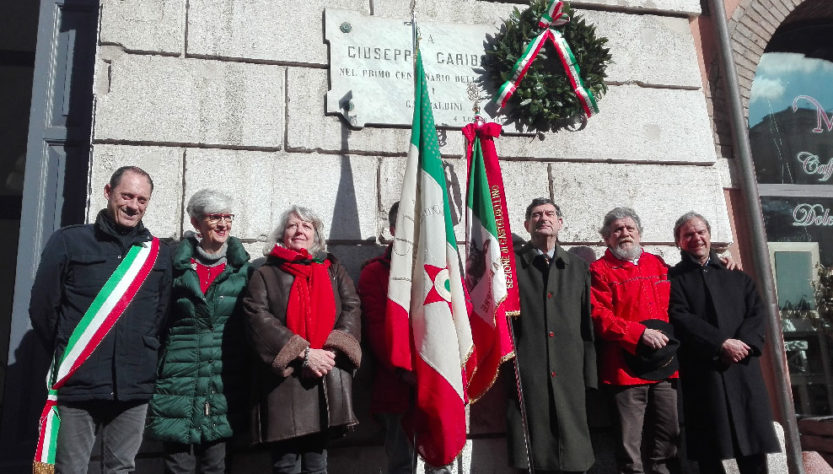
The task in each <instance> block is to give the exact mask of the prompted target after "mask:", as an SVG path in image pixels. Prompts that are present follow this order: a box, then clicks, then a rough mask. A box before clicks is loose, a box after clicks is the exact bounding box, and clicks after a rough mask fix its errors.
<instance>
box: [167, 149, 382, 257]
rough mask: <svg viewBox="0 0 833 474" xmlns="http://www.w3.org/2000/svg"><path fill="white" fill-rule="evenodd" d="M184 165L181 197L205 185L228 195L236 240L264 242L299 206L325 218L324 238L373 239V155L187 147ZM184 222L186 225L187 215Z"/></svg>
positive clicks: (374, 223) (374, 233)
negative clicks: (290, 209) (231, 200)
mask: <svg viewBox="0 0 833 474" xmlns="http://www.w3.org/2000/svg"><path fill="white" fill-rule="evenodd" d="M185 163H186V165H185V190H184V191H185V192H184V196H185V197H184V199H185V200H187V199H188V198H190V196H191V195H192V194H193V193H194V192H196V191H197V190H199V189H201V188H204V187H211V188H216V189H219V190H224V191H225V192H226V193H228V194H231V195H232V196H233V197H234V198H235V200H236V201H237V202H235V205H236V209H235V213H236V214H238V215H239V219H237V220H236V221H235V226H234V227H233V231H232V234H233V235H236V236H238V237H240V238H243V239H249V240H252V239H257V240H260V241H265V239H266V236H268V235H269V233H270V232H271V231H272V230H273V229H274V227H275V226H276V225H277V222H278V218H279V217H280V214H281V213H282V212H283V211H284V210H285V209H287V208H288V207H289V206H290V205H292V204H298V205H301V206H305V207H308V208H310V209H311V210H312V211H313V212H315V213H316V214H318V216H319V217H320V218H321V219H322V220H323V222H324V232H325V234H326V235H325V236H324V237H325V239H327V240H336V241H362V240H368V241H370V240H373V239H375V235H376V205H375V203H376V202H377V190H376V173H377V168H378V161H377V159H376V158H375V157H363V156H360V157H346V156H335V155H317V154H294V153H285V152H252V151H235V150H205V149H189V150H187V152H186V158H185ZM217 173H220V174H219V175H218V174H217ZM324 203H327V205H328V207H329V206H332V208H328V207H324ZM183 226H185V228H190V224H189V223H188V222H187V218H185V217H183ZM257 256H260V255H257ZM253 257H254V255H253Z"/></svg>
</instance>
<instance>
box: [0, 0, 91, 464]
mask: <svg viewBox="0 0 833 474" xmlns="http://www.w3.org/2000/svg"><path fill="white" fill-rule="evenodd" d="M8 3H9V4H8V5H6V9H7V10H6V12H5V13H6V14H5V15H3V16H2V17H0V139H2V140H3V146H2V147H0V230H2V231H3V232H0V239H2V240H0V244H3V245H2V246H0V252H2V258H3V260H2V262H3V263H4V264H5V265H4V268H5V269H6V271H4V272H0V273H2V274H0V349H2V350H0V354H2V356H0V357H2V365H0V367H2V372H0V389H2V390H0V393H2V399H0V446H3V449H2V450H0V472H4V473H6V472H31V459H32V455H33V453H34V447H35V443H36V441H37V420H38V416H39V414H40V410H41V408H42V406H43V403H44V401H45V394H46V388H45V382H44V378H45V375H46V369H47V365H48V359H49V356H48V354H47V353H46V350H45V348H44V347H43V346H42V344H41V343H40V342H39V341H36V340H35V338H34V337H33V333H32V331H31V328H30V325H29V318H28V306H29V291H30V289H31V286H32V281H33V279H34V275H35V272H36V270H37V265H38V262H39V257H40V253H41V249H42V248H43V246H44V244H45V243H46V240H47V239H48V238H49V235H50V234H52V232H53V231H54V230H55V229H57V228H60V227H62V226H66V225H69V224H76V223H81V222H83V220H84V211H85V207H86V200H87V175H88V172H87V171H88V163H89V151H90V127H91V123H92V107H93V91H92V84H93V73H94V64H95V46H96V34H97V25H98V10H99V8H98V0H39V1H38V0H35V1H20V2H8ZM9 9H10V10H11V11H10V12H9V11H8V10H9ZM7 104H8V105H7Z"/></svg>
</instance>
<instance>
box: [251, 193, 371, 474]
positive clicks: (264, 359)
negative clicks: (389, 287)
mask: <svg viewBox="0 0 833 474" xmlns="http://www.w3.org/2000/svg"><path fill="white" fill-rule="evenodd" d="M323 235H324V225H323V224H322V222H321V219H319V218H318V217H317V216H316V215H315V214H313V213H312V211H310V210H309V209H306V208H304V207H300V206H292V207H290V208H289V209H288V210H287V211H285V212H284V213H283V215H282V216H281V217H280V220H279V223H278V227H277V228H276V229H275V230H274V231H273V232H272V234H271V236H270V238H269V240H268V241H267V246H266V248H265V249H264V254H265V255H266V256H267V260H266V263H265V264H264V265H263V266H262V267H260V268H258V269H257V271H256V272H255V273H254V275H252V278H251V280H250V281H249V289H248V292H247V295H246V297H245V298H244V307H245V313H246V328H247V331H246V334H247V336H248V337H249V340H250V341H251V343H252V346H253V348H254V349H255V352H256V353H257V355H258V356H259V358H260V361H261V363H260V364H256V365H257V366H256V367H255V368H254V384H253V388H252V390H253V394H252V397H253V399H254V407H253V412H252V432H253V436H254V440H255V442H257V443H269V444H270V448H271V454H272V472H274V473H282V474H283V473H300V472H304V473H316V474H318V473H326V472H327V451H326V447H327V441H328V439H330V438H331V437H334V436H339V435H342V434H344V432H345V431H346V430H347V429H348V428H350V427H352V426H354V425H356V424H357V423H358V421H357V420H356V416H355V414H354V413H353V404H352V382H353V374H354V372H355V370H356V369H357V368H358V366H359V363H360V361H361V348H360V347H359V339H360V337H361V319H360V310H359V297H358V295H357V293H356V290H355V288H354V287H353V282H352V281H351V280H350V277H349V276H347V272H346V271H345V270H344V267H342V266H341V265H340V264H339V263H338V262H337V261H336V259H335V258H334V257H333V256H332V255H330V254H328V253H327V252H326V248H325V242H324V237H323Z"/></svg>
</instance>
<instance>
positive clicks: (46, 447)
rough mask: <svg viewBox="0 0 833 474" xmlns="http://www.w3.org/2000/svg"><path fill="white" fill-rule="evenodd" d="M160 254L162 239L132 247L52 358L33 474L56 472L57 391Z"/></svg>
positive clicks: (85, 357) (117, 315)
mask: <svg viewBox="0 0 833 474" xmlns="http://www.w3.org/2000/svg"><path fill="white" fill-rule="evenodd" d="M158 255H159V239H157V238H156V237H154V238H153V240H151V241H150V242H143V243H141V244H136V245H133V246H132V247H131V248H130V251H128V252H127V255H126V256H125V257H124V260H122V262H121V263H120V264H119V266H118V267H116V270H115V271H114V272H113V274H112V275H110V278H108V279H107V282H106V283H104V286H103V287H102V288H101V290H100V291H99V292H98V295H96V297H95V299H93V302H92V304H90V307H89V308H88V309H87V311H86V312H85V313H84V316H83V317H81V321H79V322H78V325H77V326H76V327H75V329H74V330H73V331H72V334H71V335H70V337H69V341H68V342H67V347H66V349H65V350H64V353H63V356H62V357H61V360H60V361H58V360H57V359H55V358H53V361H52V366H51V367H50V368H49V373H48V374H47V375H46V388H47V391H48V392H47V398H46V405H44V407H43V411H42V412H41V416H40V423H39V425H40V430H39V431H40V434H39V436H38V445H37V449H36V450H35V459H34V462H33V464H32V472H33V473H34V474H41V473H53V472H54V471H55V466H54V464H55V448H56V446H57V441H58V429H59V428H60V425H61V419H60V418H59V417H58V407H57V404H58V390H59V389H60V388H61V387H62V386H63V385H64V383H66V381H67V380H68V379H69V378H70V377H72V374H74V373H75V371H76V370H78V368H79V367H81V365H82V364H83V363H84V362H85V361H86V360H87V359H88V358H89V357H90V355H91V354H92V353H93V351H95V349H96V348H97V347H98V345H99V344H100V343H101V341H102V340H103V339H104V337H105V336H106V335H107V333H108V332H109V331H110V329H112V327H113V325H115V324H116V321H118V319H119V317H120V316H121V315H122V314H123V313H124V310H126V309H127V306H128V305H129V304H130V302H131V301H132V300H133V297H134V296H136V293H137V292H138V291H139V288H141V287H142V284H143V283H144V282H145V279H146V278H147V276H148V275H149V274H150V271H151V269H152V268H153V265H154V264H155V263H156V257H157V256H158Z"/></svg>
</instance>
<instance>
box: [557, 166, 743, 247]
mask: <svg viewBox="0 0 833 474" xmlns="http://www.w3.org/2000/svg"><path fill="white" fill-rule="evenodd" d="M550 176H551V178H550V179H551V180H552V188H553V194H554V200H555V202H557V203H559V205H560V206H561V209H562V211H563V213H564V222H565V225H564V229H562V231H561V234H560V236H559V237H560V240H562V241H565V242H600V241H601V237H600V236H599V233H598V230H599V227H600V226H601V224H602V220H603V218H604V215H605V214H606V213H607V212H608V211H610V210H611V209H613V208H614V207H618V206H627V207H631V208H633V209H634V210H635V211H636V212H637V214H639V217H640V218H641V220H642V226H643V228H644V231H643V233H642V240H643V241H646V242H668V243H669V244H670V243H673V240H674V237H673V228H674V222H675V221H676V220H677V218H678V217H679V216H681V215H682V214H684V213H685V212H687V211H690V210H694V211H697V212H699V213H701V214H703V215H704V216H705V217H706V218H707V219H708V220H709V222H710V223H711V227H712V241H713V242H731V241H732V233H731V228H730V226H729V217H728V215H727V213H726V203H725V201H724V198H723V190H722V189H721V188H720V182H719V179H718V176H717V172H716V171H715V170H714V169H713V168H709V167H698V166H668V165H647V164H609V163H552V164H551V165H550ZM577 176H582V177H584V179H582V180H577V179H576V177H577Z"/></svg>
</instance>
